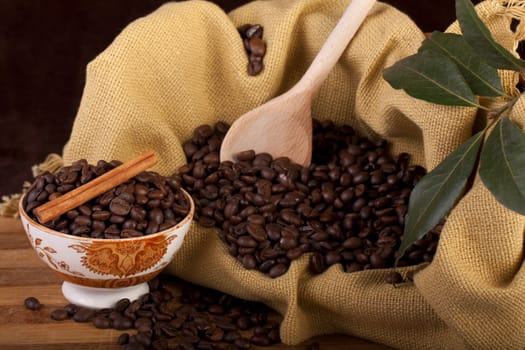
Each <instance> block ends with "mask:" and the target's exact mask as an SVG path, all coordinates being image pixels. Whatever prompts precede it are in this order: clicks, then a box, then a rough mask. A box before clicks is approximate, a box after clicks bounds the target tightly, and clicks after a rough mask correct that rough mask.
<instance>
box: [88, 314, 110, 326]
mask: <svg viewBox="0 0 525 350" xmlns="http://www.w3.org/2000/svg"><path fill="white" fill-rule="evenodd" d="M91 322H92V323H93V326H95V327H96V328H99V329H106V328H111V320H110V319H109V318H107V317H103V316H96V317H95V318H93V319H92V320H91Z"/></svg>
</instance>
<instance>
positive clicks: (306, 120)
mask: <svg viewBox="0 0 525 350" xmlns="http://www.w3.org/2000/svg"><path fill="white" fill-rule="evenodd" d="M375 2H376V0H352V2H351V3H350V5H349V6H348V8H347V9H346V11H345V13H344V14H343V16H342V17H341V19H340V20H339V22H338V23H337V25H336V26H335V28H334V30H333V31H332V33H330V36H329V37H328V39H326V42H325V43H324V44H323V47H322V48H321V50H320V51H319V53H318V54H317V56H316V57H315V59H314V60H313V62H312V64H311V65H310V67H309V68H308V70H307V71H306V73H305V74H304V75H303V77H302V78H301V80H299V82H297V83H296V84H295V85H294V86H293V87H292V88H291V89H290V90H288V91H287V92H286V93H284V94H282V95H280V96H277V97H275V98H273V99H271V100H270V101H268V102H266V103H264V104H262V105H260V106H259V107H257V108H255V109H253V110H251V111H249V112H248V113H246V114H244V115H243V116H241V117H240V118H239V119H237V120H236V121H235V122H234V123H233V124H232V126H231V127H230V129H229V130H228V132H227V134H226V136H225V138H224V140H223V142H222V146H221V151H220V159H221V161H224V160H235V159H234V158H235V155H236V154H237V153H239V152H242V151H247V150H254V151H255V152H256V153H262V152H267V153H270V154H271V155H272V156H273V157H274V158H276V157H280V156H287V157H288V158H290V159H291V160H292V161H294V162H296V163H298V164H301V165H303V166H308V165H310V161H311V158H312V117H311V113H312V111H311V107H312V100H313V98H314V97H315V95H316V94H317V92H318V91H319V88H320V87H321V85H322V83H323V82H324V81H325V79H326V77H327V76H328V74H329V73H330V71H331V70H332V67H333V66H334V65H335V64H336V63H337V61H338V60H339V57H340V56H341V55H342V53H343V52H344V50H345V49H346V47H347V46H348V43H349V42H350V40H352V38H353V36H354V34H355V33H356V32H357V30H358V29H359V27H360V26H361V23H363V21H364V19H365V17H366V15H367V14H368V12H369V10H370V9H371V8H372V6H373V5H374V3H375Z"/></svg>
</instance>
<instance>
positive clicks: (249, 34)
mask: <svg viewBox="0 0 525 350" xmlns="http://www.w3.org/2000/svg"><path fill="white" fill-rule="evenodd" d="M238 31H239V33H240V34H241V38H242V41H243V44H244V49H245V50H246V54H247V55H248V74H249V75H252V76H254V75H258V74H259V73H260V72H261V71H262V70H263V68H264V64H263V58H264V56H265V55H266V43H265V42H264V41H263V38H262V37H263V27H262V26H261V25H260V24H254V25H252V24H245V25H243V26H241V27H239V28H238Z"/></svg>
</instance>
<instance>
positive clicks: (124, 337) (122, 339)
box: [117, 333, 129, 345]
mask: <svg viewBox="0 0 525 350" xmlns="http://www.w3.org/2000/svg"><path fill="white" fill-rule="evenodd" d="M128 342H129V334H128V333H122V334H121V335H119V337H118V339H117V344H118V345H126V344H127V343H128Z"/></svg>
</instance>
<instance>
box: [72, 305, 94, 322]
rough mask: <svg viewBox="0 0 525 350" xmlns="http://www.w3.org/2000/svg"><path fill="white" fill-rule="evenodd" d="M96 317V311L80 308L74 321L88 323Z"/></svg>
mask: <svg viewBox="0 0 525 350" xmlns="http://www.w3.org/2000/svg"><path fill="white" fill-rule="evenodd" d="M94 316H95V310H93V309H88V308H85V307H80V308H78V310H77V312H75V314H74V315H73V320H75V321H76V322H88V321H90V320H91V319H92V318H93V317H94Z"/></svg>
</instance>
